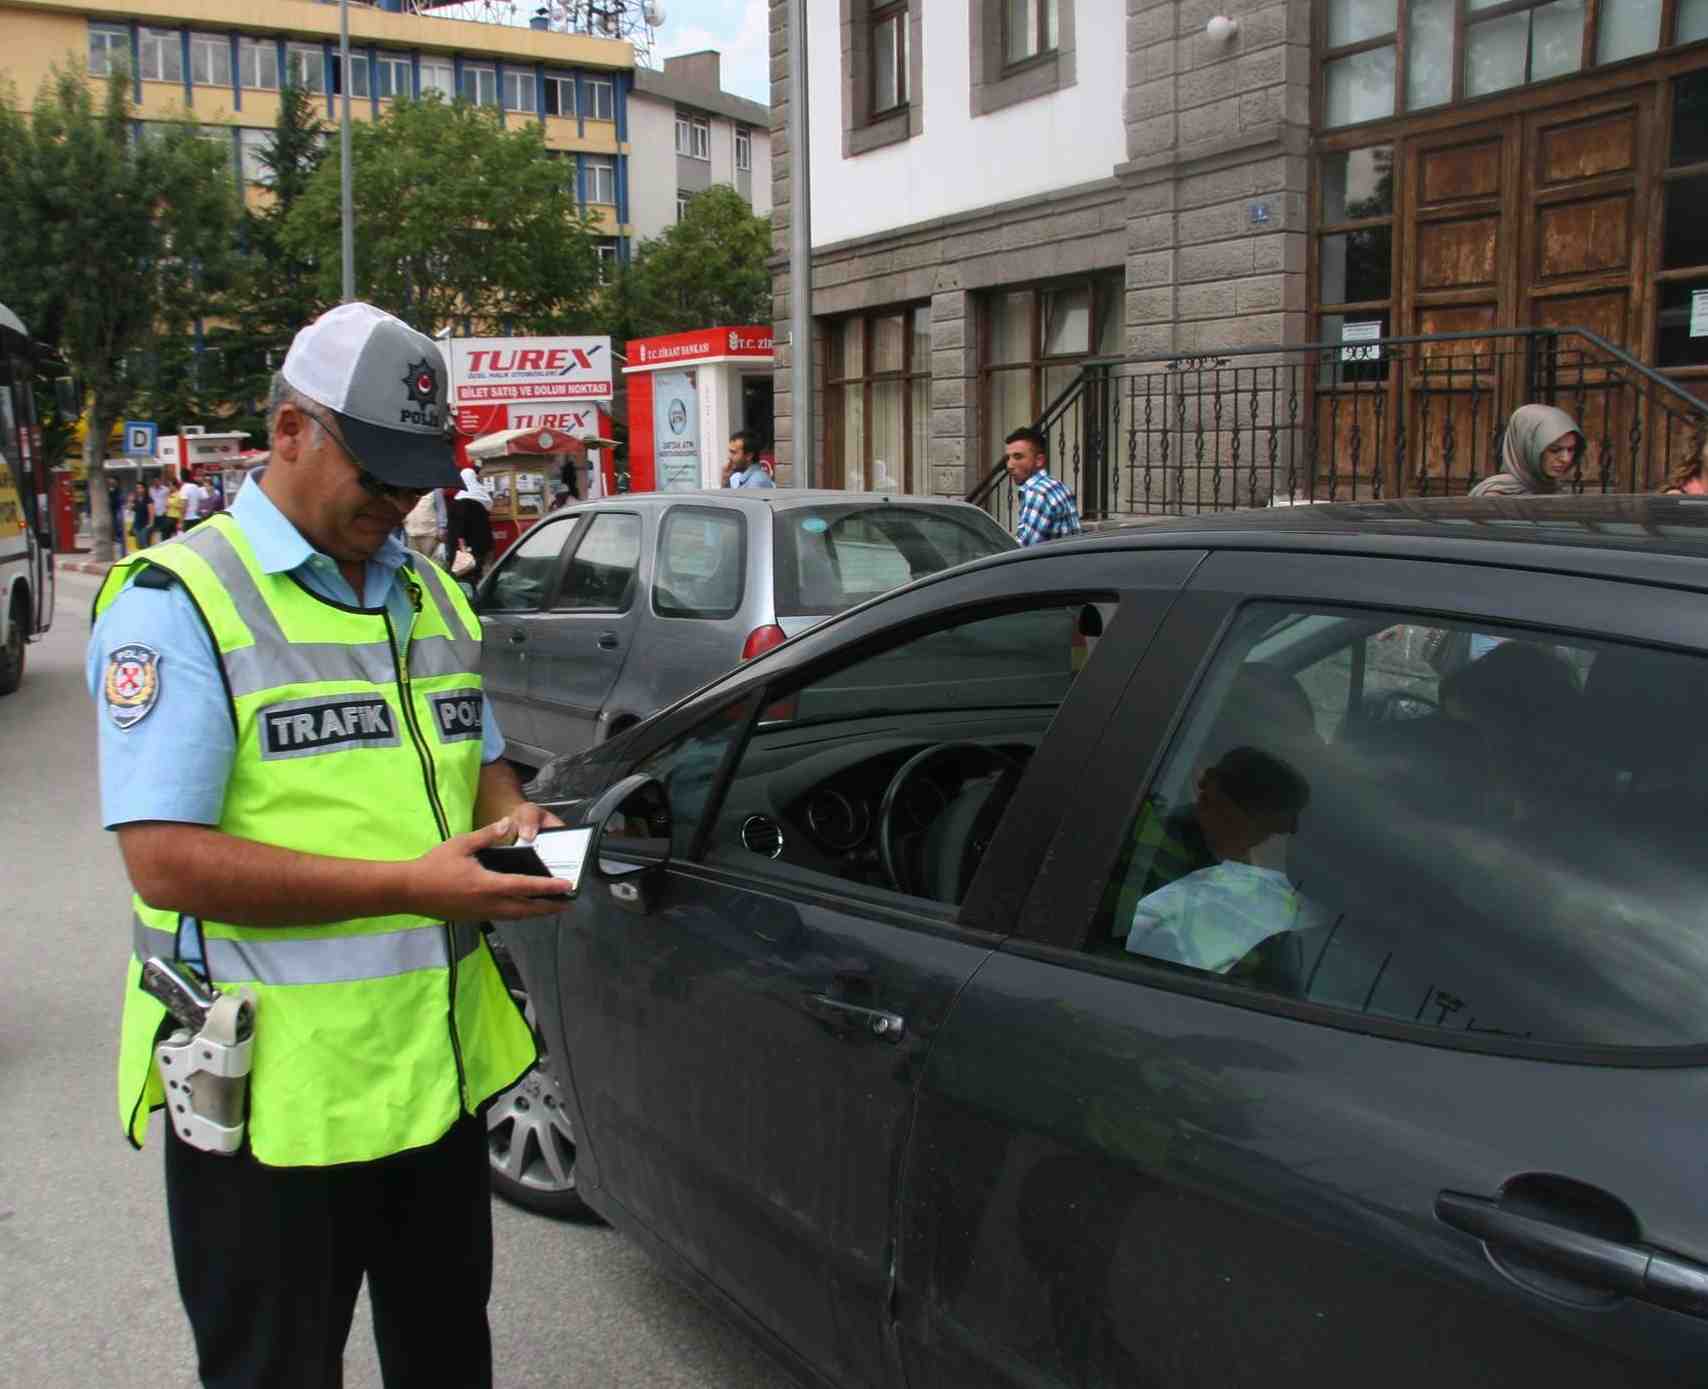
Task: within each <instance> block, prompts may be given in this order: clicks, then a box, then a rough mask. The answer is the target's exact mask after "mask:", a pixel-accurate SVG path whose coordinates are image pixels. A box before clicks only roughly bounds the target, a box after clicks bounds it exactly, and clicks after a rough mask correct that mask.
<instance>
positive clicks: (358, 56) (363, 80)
mask: <svg viewBox="0 0 1708 1389" xmlns="http://www.w3.org/2000/svg"><path fill="white" fill-rule="evenodd" d="M332 90H333V91H334V92H337V93H339V94H342V93H343V91H344V72H343V66H342V58H341V57H340V55H339V54H337V53H334V54H333V55H332ZM370 90H371V89H370V88H369V86H368V55H367V54H366V53H352V54H351V55H350V95H351V96H367V95H369V93H370Z"/></svg>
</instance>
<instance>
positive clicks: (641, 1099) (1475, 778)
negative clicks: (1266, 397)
mask: <svg viewBox="0 0 1708 1389" xmlns="http://www.w3.org/2000/svg"><path fill="white" fill-rule="evenodd" d="M1705 603H1708V504H1704V503H1699V502H1696V501H1695V500H1694V499H1684V498H1680V499H1669V498H1646V499H1645V498H1588V497H1584V498H1560V499H1526V500H1513V501H1498V502H1493V501H1491V502H1483V503H1467V502H1464V501H1457V502H1448V503H1442V504H1437V505H1426V504H1404V505H1395V506H1368V507H1365V506H1324V507H1316V508H1310V509H1299V510H1295V511H1291V512H1286V513H1275V512H1268V513H1259V514H1255V515H1252V514H1247V515H1243V516H1237V517H1206V518H1203V519H1201V520H1198V521H1191V522H1179V523H1173V524H1162V525H1156V526H1151V527H1147V528H1143V529H1138V530H1134V531H1122V532H1115V533H1106V534H1104V535H1100V536H1095V537H1085V538H1084V539H1081V540H1073V541H1068V542H1065V543H1063V544H1060V545H1053V546H1047V547H1040V548H1039V549H1037V550H1030V551H1026V552H1023V553H1021V554H1016V555H1007V556H1001V557H998V558H996V559H993V560H989V561H985V562H983V563H980V564H977V565H973V566H969V567H967V568H963V569H959V570H956V571H954V572H952V573H948V574H943V575H939V576H937V577H935V578H933V579H928V580H926V581H924V582H923V583H919V584H915V585H912V586H910V587H908V588H906V589H903V590H901V591H899V592H896V593H893V594H890V595H888V596H886V597H884V598H882V599H880V600H878V601H877V602H874V603H871V604H868V605H866V606H864V607H862V608H860V609H858V610H856V611H853V612H850V613H847V614H844V615H843V616H841V617H839V618H836V619H833V620H832V621H830V622H827V623H825V624H824V625H822V626H820V627H818V628H817V629H815V630H814V631H812V632H809V633H807V634H806V635H804V636H803V637H801V638H800V639H799V640H797V641H794V642H791V643H790V644H789V645H788V646H787V647H785V648H783V649H782V650H780V651H777V652H774V653H772V654H771V655H769V656H766V657H763V658H761V659H759V660H757V661H754V662H752V663H751V664H749V665H747V666H744V667H743V668H742V669H740V670H739V671H736V672H734V673H732V674H731V675H729V676H727V677H726V678H725V679H723V680H721V681H719V682H717V683H716V684H713V685H711V686H709V687H708V688H706V689H705V690H703V691H701V692H700V693H699V694H697V695H695V696H694V697H693V698H692V699H689V700H685V701H683V702H682V703H681V704H679V705H678V706H676V707H675V708H674V709H672V710H670V711H669V712H667V713H665V714H663V715H661V716H659V717H658V718H656V719H654V720H652V721H651V722H649V723H646V724H643V725H642V726H641V727H639V728H637V729H635V730H633V731H632V732H631V733H630V734H629V735H628V736H626V737H624V738H622V739H618V740H616V741H613V742H610V743H607V744H605V745H603V746H601V747H599V748H596V749H594V750H592V751H591V752H589V753H588V754H586V755H584V756H582V757H580V758H574V759H567V760H565V761H564V762H562V763H559V764H554V765H553V766H552V767H550V768H548V770H547V772H546V774H545V775H544V777H543V778H542V779H541V784H540V786H539V787H538V788H536V794H538V795H541V796H542V797H546V798H550V797H552V796H553V795H554V793H555V794H558V795H561V796H563V797H566V798H576V799H577V800H579V802H580V806H579V815H580V818H583V819H585V821H586V822H588V823H591V824H593V825H595V826H603V827H604V831H603V832H604V833H605V835H606V838H605V839H604V841H603V842H602V844H601V845H599V846H598V847H597V848H596V849H595V852H593V853H592V854H591V855H590V858H589V861H590V862H592V863H596V864H600V865H601V867H600V870H599V875H598V876H593V877H590V878H589V880H588V881H587V882H586V883H585V884H584V886H583V890H582V892H581V895H580V897H579V899H578V900H577V901H576V902H575V903H574V904H573V905H572V906H571V907H570V908H569V909H568V910H566V911H564V912H563V913H562V914H561V915H560V916H559V918H558V919H557V923H556V927H555V930H552V929H547V928H546V927H545V925H544V923H542V924H541V928H540V929H534V928H532V927H523V928H517V929H514V930H511V931H509V932H507V934H508V935H509V937H510V939H511V941H512V947H513V949H514V950H515V953H516V956H517V959H518V963H519V965H520V967H521V973H522V977H523V979H524V980H525V982H526V984H527V986H528V990H529V992H530V994H531V995H532V996H533V997H534V999H535V1001H536V1003H537V1004H538V1005H539V1018H540V1027H541V1031H542V1033H544V1034H545V1036H546V1038H547V1041H548V1044H549V1049H550V1051H551V1053H552V1055H553V1057H554V1059H556V1060H558V1061H561V1062H562V1063H563V1064H562V1065H560V1066H558V1067H557V1072H558V1074H559V1076H560V1078H561V1079H562V1081H563V1082H564V1092H563V1094H564V1100H565V1104H566V1108H565V1115H566V1121H567V1124H568V1126H569V1128H570V1129H571V1130H572V1131H573V1133H574V1135H575V1137H576V1139H577V1140H578V1143H579V1146H578V1147H577V1149H576V1168H575V1171H576V1176H577V1179H578V1181H579V1186H580V1191H581V1195H582V1197H583V1198H584V1199H585V1200H586V1201H587V1203H588V1204H589V1205H591V1206H592V1207H593V1208H594V1209H595V1210H597V1211H598V1212H600V1213H601V1214H603V1215H605V1216H606V1217H607V1218H608V1219H610V1220H611V1221H612V1222H613V1223H614V1224H616V1225H617V1226H618V1227H619V1228H621V1229H623V1230H624V1231H626V1232H628V1233H630V1234H631V1235H633V1237H634V1238H636V1239H638V1240H640V1241H641V1242H642V1243H643V1244H644V1245H645V1246H646V1247H647V1248H648V1249H650V1250H651V1251H653V1252H654V1253H655V1254H656V1255H658V1256H659V1257H661V1258H663V1259H665V1260H667V1261H668V1262H669V1263H670V1264H671V1265H672V1266H674V1267H675V1268H677V1269H678V1270H679V1271H681V1272H682V1273H683V1274H684V1275H685V1276H687V1277H689V1278H691V1279H693V1280H694V1281H696V1282H697V1283H698V1284H699V1285H700V1286H701V1287H702V1288H704V1289H706V1290H708V1291H709V1292H710V1293H711V1294H712V1295H713V1297H714V1298H715V1300H716V1301H718V1302H719V1303H720V1304H721V1305H723V1306H725V1307H726V1308H728V1309H729V1310H731V1311H732V1312H733V1313H734V1314H735V1315H737V1316H738V1317H739V1318H740V1319H741V1320H742V1321H743V1322H744V1323H745V1324H746V1325H748V1326H749V1327H751V1328H754V1329H756V1330H757V1331H758V1332H759V1333H760V1334H762V1335H763V1336H764V1337H765V1338H766V1339H767V1341H768V1342H769V1343H770V1344H771V1345H772V1346H773V1347H774V1348H776V1350H777V1351H778V1353H779V1355H780V1356H782V1357H783V1358H784V1359H785V1360H786V1361H787V1362H788V1363H789V1364H790V1365H791V1366H793V1367H794V1368H795V1369H797V1370H798V1371H800V1372H801V1374H802V1375H803V1377H806V1378H810V1379H811V1380H812V1381H813V1382H816V1383H822V1384H826V1385H835V1386H839V1387H840V1389H856V1386H859V1387H860V1389H875V1387H876V1386H896V1387H897V1389H899V1386H902V1385H906V1386H907V1387H908V1389H939V1387H940V1389H949V1386H966V1385H980V1386H998V1387H1001V1386H1009V1387H1011V1389H1019V1387H1020V1386H1028V1389H1040V1387H1041V1386H1069V1385H1073V1386H1081V1385H1109V1386H1114V1385H1122V1386H1126V1385H1141V1384H1142V1385H1152V1384H1155V1385H1248V1384H1275V1385H1297V1386H1309V1387H1310V1389H1318V1386H1322V1385H1357V1384H1365V1383H1372V1382H1379V1383H1382V1384H1387V1385H1396V1386H1413V1385H1417V1386H1424V1385H1429V1386H1435V1385H1441V1384H1464V1385H1469V1384H1475V1385H1500V1386H1515V1387H1517V1386H1522V1387H1523V1389H1529V1386H1532V1385H1549V1386H1556V1387H1557V1389H1578V1387H1579V1386H1582V1389H1591V1387H1592V1386H1593V1389H1606V1386H1610V1385H1639V1384H1641V1385H1649V1384H1660V1383H1670V1384H1686V1383H1691V1384H1694V1383H1701V1382H1703V1380H1704V1377H1705V1372H1704V1370H1703V1366H1704V1364H1708V1201H1705V1200H1704V1199H1703V1183H1704V1163H1703V1159H1702V1156H1701V1152H1700V1150H1701V1147H1702V1140H1701V1134H1702V1127H1703V1118H1702V1116H1703V1114H1704V1112H1705V1108H1708V856H1705V855H1704V854H1703V852H1702V826H1703V824H1704V823H1708V757H1705V755H1704V753H1703V740H1702V737H1701V733H1700V725H1701V719H1702V711H1703V709H1704V708H1708V622H1705V621H1704V617H1703V613H1704V604H1705ZM1093 614H1095V616H1094V615H1093ZM1096 630H1101V632H1102V635H1101V638H1100V639H1099V640H1097V642H1096V644H1095V647H1094V648H1091V647H1089V646H1088V639H1089V636H1090V634H1091V632H1093V631H1096ZM564 810H565V813H567V814H572V815H574V814H577V813H578V810H577V807H576V806H574V805H572V804H565V805H564ZM608 815H610V816H611V818H609V819H607V816H608ZM633 836H641V838H638V839H636V838H633ZM628 867H632V869H633V871H632V872H631V871H623V870H624V869H625V868H628ZM1692 1367H1694V1368H1692Z"/></svg>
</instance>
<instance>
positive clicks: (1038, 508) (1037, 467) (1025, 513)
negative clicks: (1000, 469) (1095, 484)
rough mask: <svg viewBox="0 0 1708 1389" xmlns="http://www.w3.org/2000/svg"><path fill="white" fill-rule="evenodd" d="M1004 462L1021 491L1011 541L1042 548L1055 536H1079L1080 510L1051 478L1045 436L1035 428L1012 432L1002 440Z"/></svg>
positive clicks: (1058, 482) (1065, 490) (1064, 490)
mask: <svg viewBox="0 0 1708 1389" xmlns="http://www.w3.org/2000/svg"><path fill="white" fill-rule="evenodd" d="M1004 442H1005V443H1006V444H1007V446H1008V447H1007V450H1006V451H1005V452H1004V453H1003V461H1004V462H1005V463H1007V464H1008V476H1009V477H1010V478H1011V479H1012V480H1013V482H1014V485H1015V486H1016V487H1017V488H1018V489H1019V491H1020V520H1019V522H1018V523H1017V524H1016V525H1015V527H1014V538H1015V539H1016V540H1018V541H1019V542H1020V543H1021V544H1022V545H1041V544H1043V542H1044V541H1046V540H1054V539H1056V537H1058V536H1063V535H1078V534H1079V530H1080V525H1079V508H1078V506H1076V505H1075V504H1074V495H1073V493H1072V492H1070V491H1068V489H1067V487H1066V486H1065V485H1063V484H1062V483H1061V482H1060V481H1058V480H1057V479H1055V478H1053V477H1051V476H1050V460H1049V457H1048V449H1047V447H1046V445H1045V442H1044V436H1043V435H1042V434H1040V433H1039V432H1038V431H1037V430H1036V429H1031V428H1022V429H1017V430H1015V431H1014V432H1013V433H1012V434H1010V435H1009V436H1008V438H1007V439H1006V440H1005V441H1004Z"/></svg>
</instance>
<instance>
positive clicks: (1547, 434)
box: [1471, 405, 1583, 497]
mask: <svg viewBox="0 0 1708 1389" xmlns="http://www.w3.org/2000/svg"><path fill="white" fill-rule="evenodd" d="M1582 452H1583V431H1582V430H1580V429H1579V428H1578V426H1577V421H1576V420H1574V419H1573V418H1572V417H1571V416H1570V415H1568V414H1567V413H1566V412H1565V411H1564V410H1556V409H1555V408H1554V407H1553V406H1552V405H1520V406H1519V407H1518V409H1516V410H1514V411H1513V412H1512V418H1511V419H1510V420H1508V421H1507V422H1506V434H1505V436H1504V438H1503V439H1502V441H1501V446H1500V471H1499V472H1498V473H1496V474H1495V475H1494V476H1493V477H1486V478H1484V479H1483V480H1482V481H1481V482H1479V483H1478V484H1477V485H1476V486H1475V487H1473V488H1472V489H1471V495H1472V496H1473V497H1528V496H1537V495H1542V496H1546V495H1549V494H1551V493H1554V492H1558V491H1559V490H1560V480H1561V479H1562V478H1565V477H1569V476H1570V475H1571V471H1572V468H1573V466H1574V465H1575V464H1576V463H1577V459H1578V455H1579V454H1580V453H1582Z"/></svg>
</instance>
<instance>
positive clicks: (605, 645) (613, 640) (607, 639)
mask: <svg viewBox="0 0 1708 1389" xmlns="http://www.w3.org/2000/svg"><path fill="white" fill-rule="evenodd" d="M599 649H600V650H601V651H615V650H616V649H617V634H616V633H615V632H601V633H600V634H599Z"/></svg>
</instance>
